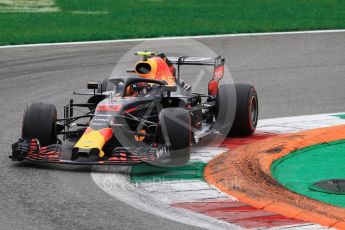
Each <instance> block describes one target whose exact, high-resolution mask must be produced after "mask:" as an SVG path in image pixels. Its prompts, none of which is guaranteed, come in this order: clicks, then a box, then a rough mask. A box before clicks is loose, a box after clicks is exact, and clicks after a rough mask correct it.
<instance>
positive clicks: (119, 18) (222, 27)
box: [0, 0, 345, 45]
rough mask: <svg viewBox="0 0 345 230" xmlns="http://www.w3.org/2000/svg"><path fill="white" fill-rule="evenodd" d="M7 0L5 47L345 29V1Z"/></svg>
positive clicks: (2, 14) (2, 18)
mask: <svg viewBox="0 0 345 230" xmlns="http://www.w3.org/2000/svg"><path fill="white" fill-rule="evenodd" d="M2 1H4V0H0V45H9V44H25V43H41V42H67V41H87V40H106V39H121V38H145V37H160V36H180V35H201V34H202V35H206V34H210V35H212V34H226V33H242V32H272V31H292V30H313V29H341V28H345V2H344V1H342V0H281V1H279V0H213V1H204V0H188V1H180V0H169V1H168V0H117V1H113V0H97V1H95V0H55V2H54V0H49V1H52V2H53V4H54V9H58V10H57V11H56V12H54V11H53V12H50V11H47V12H44V10H43V12H37V11H39V10H37V9H36V12H26V10H25V9H24V10H23V9H21V10H16V9H10V10H8V6H6V4H4V3H1V2H2ZM15 1H19V0H15ZM37 1H47V0H37ZM4 2H8V1H4ZM22 2H25V1H22ZM6 7H7V8H6ZM27 11H30V10H27Z"/></svg>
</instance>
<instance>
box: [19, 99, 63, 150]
mask: <svg viewBox="0 0 345 230" xmlns="http://www.w3.org/2000/svg"><path fill="white" fill-rule="evenodd" d="M56 117H57V113H56V108H55V106H54V105H52V104H45V103H40V102H34V103H31V104H29V105H28V107H27V109H26V110H25V112H24V116H23V126H22V137H23V138H37V139H38V140H39V142H40V145H41V146H48V145H51V144H56V142H57V131H56Z"/></svg>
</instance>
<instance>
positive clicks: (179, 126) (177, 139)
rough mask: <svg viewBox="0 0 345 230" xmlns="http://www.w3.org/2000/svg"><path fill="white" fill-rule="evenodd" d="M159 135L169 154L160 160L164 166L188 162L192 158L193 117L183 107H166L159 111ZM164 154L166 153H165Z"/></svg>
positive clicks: (159, 162)
mask: <svg viewBox="0 0 345 230" xmlns="http://www.w3.org/2000/svg"><path fill="white" fill-rule="evenodd" d="M158 136H159V138H160V142H161V143H162V144H165V145H167V146H168V147H167V151H168V152H167V154H166V155H165V156H164V155H162V157H161V158H160V159H159V160H158V164H160V165H164V166H178V165H184V164H186V163H187V162H188V161H189V159H190V144H191V118H190V114H189V112H188V111H187V110H185V109H182V108H166V109H162V110H161V112H160V113H159V126H158ZM163 154H164V153H163Z"/></svg>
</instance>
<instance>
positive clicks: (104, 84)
mask: <svg viewBox="0 0 345 230" xmlns="http://www.w3.org/2000/svg"><path fill="white" fill-rule="evenodd" d="M114 88H115V85H114V83H112V82H110V81H109V78H104V79H103V81H102V84H101V85H100V87H99V88H98V89H97V93H101V92H106V91H111V90H113V89H114Z"/></svg>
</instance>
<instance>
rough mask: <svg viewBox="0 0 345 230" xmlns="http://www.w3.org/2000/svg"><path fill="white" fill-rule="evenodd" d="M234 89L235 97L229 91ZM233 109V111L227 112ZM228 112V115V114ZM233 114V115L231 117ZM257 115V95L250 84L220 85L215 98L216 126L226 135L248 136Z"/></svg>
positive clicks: (254, 125)
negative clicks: (230, 95)
mask: <svg viewBox="0 0 345 230" xmlns="http://www.w3.org/2000/svg"><path fill="white" fill-rule="evenodd" d="M231 90H236V97H235V99H234V98H231V97H229V92H230V91H231ZM233 109H235V113H229V112H230V110H233ZM229 114H230V116H229ZM233 115H235V116H234V117H232V116H233ZM258 115H259V103H258V96H257V93H256V90H255V88H254V86H252V85H250V84H235V85H231V84H225V85H221V86H220V88H219V91H218V95H217V98H216V124H217V128H218V129H219V130H220V131H221V133H223V134H224V135H227V136H249V135H252V134H253V133H254V131H255V129H256V126H257V123H258Z"/></svg>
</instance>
